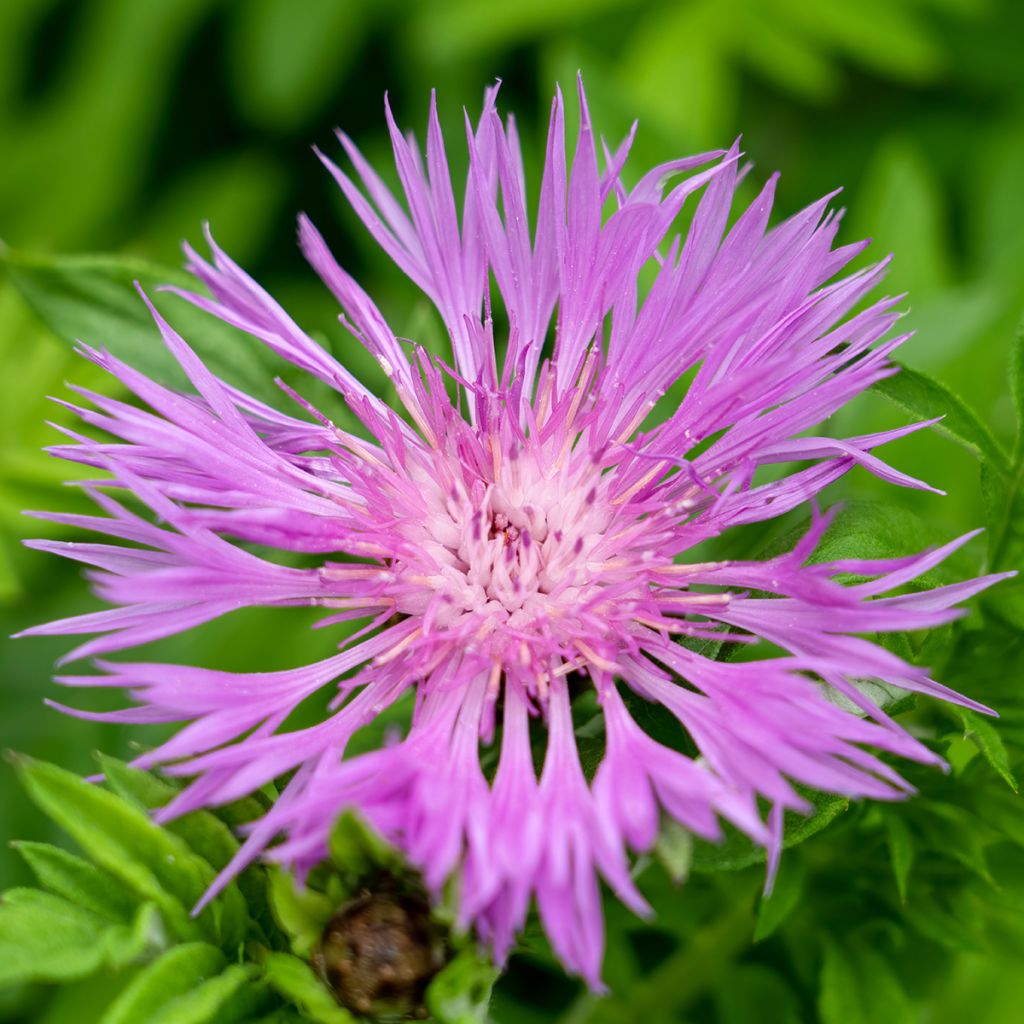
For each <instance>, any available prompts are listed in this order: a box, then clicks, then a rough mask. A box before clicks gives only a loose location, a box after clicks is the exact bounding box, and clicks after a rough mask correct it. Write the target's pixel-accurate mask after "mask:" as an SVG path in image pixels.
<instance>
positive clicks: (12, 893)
mask: <svg viewBox="0 0 1024 1024" xmlns="http://www.w3.org/2000/svg"><path fill="white" fill-rule="evenodd" d="M162 941H163V935H162V929H161V926H160V920H159V917H158V915H157V913H156V908H155V907H153V906H152V905H151V904H146V905H144V906H143V907H141V908H140V909H139V911H138V913H137V914H136V916H135V919H134V920H133V921H131V922H129V923H127V924H111V922H110V921H109V920H107V919H105V918H102V917H100V916H99V915H98V914H94V913H93V912H92V911H90V910H85V909H83V908H82V907H78V906H75V904H73V903H70V902H69V901H68V900H65V899H63V898H61V897H60V896H54V895H52V894H51V893H47V892H40V891H39V890H38V889H11V890H9V891H8V892H6V893H4V895H3V900H2V902H0V986H7V985H16V984H21V983H24V982H30V981H50V982H67V981H72V980H75V979H78V978H84V977H87V976H88V975H90V974H93V973H95V972H96V971H98V970H100V969H101V968H104V967H110V968H115V969H116V968H120V967H124V966H125V965H126V964H129V963H131V962H132V961H133V960H136V959H138V958H139V957H141V956H142V955H143V954H144V953H145V952H146V951H147V950H149V949H151V948H153V947H155V946H158V945H159V944H160V943H161V942H162Z"/></svg>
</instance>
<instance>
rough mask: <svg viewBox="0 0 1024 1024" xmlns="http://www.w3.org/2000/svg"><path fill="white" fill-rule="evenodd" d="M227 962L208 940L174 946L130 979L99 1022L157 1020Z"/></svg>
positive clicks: (139, 1023) (126, 1023) (124, 1023)
mask: <svg viewBox="0 0 1024 1024" xmlns="http://www.w3.org/2000/svg"><path fill="white" fill-rule="evenodd" d="M225 963H226V961H225V959H224V954H223V953H222V952H221V951H220V950H219V949H217V947H216V946H210V945H207V944H206V943H205V942H189V943H185V944H184V945H182V946H175V947H174V948H173V949H170V950H168V951H167V952H166V953H164V955H163V956H162V957H160V958H159V959H158V960H154V961H153V963H151V964H150V965H149V966H148V967H146V968H145V969H144V970H143V971H141V972H140V973H139V974H138V975H136V976H135V977H134V978H133V979H132V980H131V982H130V983H129V984H128V986H127V988H125V989H124V991H123V992H122V993H121V994H120V995H119V996H118V997H117V999H115V1000H114V1002H113V1003H111V1004H110V1007H109V1008H108V1009H107V1012H106V1013H105V1014H104V1015H103V1018H102V1020H101V1021H100V1024H142V1022H143V1021H147V1022H148V1021H154V1020H155V1019H157V1015H158V1014H159V1013H160V1012H161V1011H163V1010H164V1009H165V1008H166V1007H167V1005H168V1004H169V1003H171V1002H172V1001H173V1000H174V999H176V998H177V997H179V996H182V995H184V994H185V993H187V992H190V991H191V990H192V989H194V988H196V987H197V986H200V985H201V984H202V983H203V982H204V981H206V980H207V979H208V978H212V977H213V976H214V975H216V974H218V973H219V972H220V971H221V970H222V969H223V968H224V966H225ZM171 1019H172V1020H173V1018H171Z"/></svg>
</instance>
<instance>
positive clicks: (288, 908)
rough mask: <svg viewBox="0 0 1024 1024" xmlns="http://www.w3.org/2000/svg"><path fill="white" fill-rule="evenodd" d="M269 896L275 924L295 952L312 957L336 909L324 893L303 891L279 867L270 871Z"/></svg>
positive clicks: (306, 889)
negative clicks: (283, 933) (287, 937)
mask: <svg viewBox="0 0 1024 1024" xmlns="http://www.w3.org/2000/svg"><path fill="white" fill-rule="evenodd" d="M267 878H268V881H269V885H268V887H267V896H268V898H269V901H270V910H271V912H272V913H273V915H274V920H276V921H277V923H278V924H279V925H280V926H281V928H283V929H284V931H285V933H286V934H287V935H288V936H289V937H290V939H291V946H292V952H293V953H295V955H296V956H301V957H308V956H309V954H310V953H311V952H312V951H313V947H314V946H315V945H316V944H317V942H319V940H320V936H321V935H322V934H323V930H324V927H325V926H326V924H327V922H328V921H329V920H330V919H331V915H332V914H333V913H334V911H335V909H336V904H335V902H334V901H333V900H332V899H331V898H330V897H328V896H326V895H324V894H323V893H320V892H317V891H316V890H315V889H310V888H309V887H306V888H304V889H301V888H299V886H298V885H297V883H296V881H295V879H294V878H293V877H292V876H291V875H289V874H287V873H286V872H284V871H282V870H281V869H280V868H277V867H270V868H268V869H267Z"/></svg>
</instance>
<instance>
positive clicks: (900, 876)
mask: <svg viewBox="0 0 1024 1024" xmlns="http://www.w3.org/2000/svg"><path fill="white" fill-rule="evenodd" d="M885 825H886V829H887V840H888V844H889V857H890V859H891V861H892V873H893V875H894V876H895V878H896V890H897V891H898V892H899V894H900V902H901V903H906V902H907V882H908V880H909V878H910V868H911V866H912V865H913V863H914V837H913V836H912V835H911V833H910V829H909V828H908V827H907V823H906V822H905V821H904V820H903V817H902V816H901V815H900V814H891V813H890V814H886V816H885Z"/></svg>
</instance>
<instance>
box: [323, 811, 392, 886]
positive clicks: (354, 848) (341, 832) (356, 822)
mask: <svg viewBox="0 0 1024 1024" xmlns="http://www.w3.org/2000/svg"><path fill="white" fill-rule="evenodd" d="M327 847H328V850H329V851H330V855H331V860H332V861H333V862H334V864H335V866H336V867H337V868H338V870H339V871H341V872H343V873H344V874H346V875H349V876H352V877H358V876H360V875H365V874H367V873H368V872H370V871H373V870H374V869H376V868H386V869H390V870H400V869H401V867H402V864H403V859H402V855H401V853H399V852H398V850H396V849H395V847H393V846H392V845H391V844H390V843H388V842H387V840H386V839H384V837H383V836H381V835H380V833H379V832H377V831H376V829H374V828H373V826H372V825H370V824H368V823H367V822H366V821H364V820H363V819H362V818H361V817H360V816H359V815H358V814H357V813H356V812H355V811H353V810H346V811H343V812H342V813H341V815H340V816H339V818H338V820H337V821H336V822H335V823H334V827H333V828H332V829H331V834H330V836H329V837H328V840H327Z"/></svg>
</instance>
